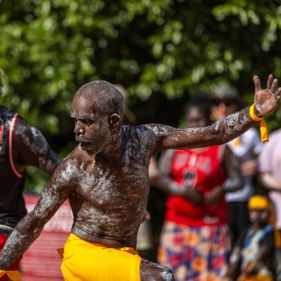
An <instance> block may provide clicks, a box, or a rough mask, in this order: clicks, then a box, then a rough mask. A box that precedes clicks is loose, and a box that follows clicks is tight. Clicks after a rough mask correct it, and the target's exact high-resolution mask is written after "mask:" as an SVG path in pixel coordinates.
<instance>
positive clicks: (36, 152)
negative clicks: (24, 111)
mask: <svg viewBox="0 0 281 281" xmlns="http://www.w3.org/2000/svg"><path fill="white" fill-rule="evenodd" d="M13 159H14V161H15V162H16V164H17V168H18V169H20V170H19V172H22V171H21V170H23V169H24V168H25V167H26V166H29V165H32V166H35V167H37V168H39V169H41V170H43V171H44V172H46V173H48V174H49V175H51V174H52V173H53V172H54V170H55V168H56V167H57V165H58V164H59V163H60V159H59V157H58V156H57V155H56V153H55V152H54V151H53V150H52V149H51V148H50V146H49V144H48V142H47V140H46V138H45V137H44V135H43V134H42V133H41V132H40V130H39V129H37V128H35V127H32V126H30V125H29V124H28V123H27V122H26V121H25V120H24V119H22V118H21V117H19V118H18V119H17V122H16V124H15V129H14V133H13Z"/></svg>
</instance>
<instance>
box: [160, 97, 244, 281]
mask: <svg viewBox="0 0 281 281" xmlns="http://www.w3.org/2000/svg"><path fill="white" fill-rule="evenodd" d="M206 99H207V97H206V96H202V97H197V98H195V99H194V100H192V101H191V102H190V103H189V104H188V105H187V106H186V108H185V121H186V126H187V127H191V128H192V127H203V126H206V125H208V124H210V104H209V103H208V102H207V101H206ZM230 163H231V164H232V165H231V166H235V165H238V168H236V169H232V170H230V169H229V164H230ZM159 167H160V171H161V174H162V179H161V181H159V182H158V183H157V186H158V187H159V188H161V189H162V190H164V191H166V192H167V193H168V197H167V202H166V213H165V222H164V226H163V230H162V234H161V239H160V240H161V241H160V247H159V254H158V262H160V263H163V264H165V265H167V266H169V267H170V268H171V269H172V270H173V272H174V275H175V280H176V281H187V280H194V281H195V280H202V281H203V280H209V279H210V280H220V278H221V277H222V276H223V274H224V272H225V271H226V267H227V263H228V257H229V252H230V237H229V232H228V226H227V209H226V202H225V198H224V194H225V192H227V191H231V190H235V189H236V188H237V187H239V186H241V182H240V181H239V180H240V179H241V176H240V175H239V173H238V171H239V163H238V161H237V158H235V157H233V155H232V154H231V151H230V149H229V148H228V147H227V146H225V145H216V146H210V147H206V148H195V149H192V150H167V151H166V152H165V153H164V154H163V157H162V159H161V161H160V166H159ZM227 176H229V179H228V180H226V179H227Z"/></svg>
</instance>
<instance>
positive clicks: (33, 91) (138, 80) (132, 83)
mask: <svg viewBox="0 0 281 281" xmlns="http://www.w3.org/2000/svg"><path fill="white" fill-rule="evenodd" d="M0 7H1V13H0V34H1V38H0V39H1V41H0V42H1V43H0V68H3V69H4V71H5V81H4V86H5V87H4V95H3V97H2V98H1V103H3V104H5V105H6V106H8V107H10V108H13V109H15V110H17V111H18V112H20V114H21V115H22V116H24V117H25V118H26V119H27V120H28V121H29V122H30V123H32V124H33V125H35V126H38V127H39V128H40V129H41V130H42V131H43V132H44V133H45V134H46V135H47V137H48V138H49V140H50V141H51V143H55V144H56V145H57V147H56V148H57V151H61V150H63V149H64V150H65V148H66V147H71V144H70V140H71V138H72V135H71V125H70V124H69V120H68V119H67V117H66V116H67V115H68V112H69V109H70V103H71V99H72V96H73V93H74V92H75V91H76V90H77V89H78V88H79V87H80V86H81V85H82V84H83V83H85V82H88V81H90V80H93V79H104V80H109V81H111V82H112V83H116V84H122V85H123V86H124V87H125V88H127V89H128V92H129V94H130V99H131V100H132V102H131V103H130V104H131V107H132V109H133V110H134V111H135V112H140V113H139V115H138V116H137V118H138V120H146V119H147V117H148V116H149V117H151V116H152V117H154V116H156V114H157V110H158V109H159V108H158V107H155V108H151V107H150V109H151V110H152V111H154V112H155V114H152V113H151V112H148V110H139V111H138V108H139V107H141V104H142V103H143V102H146V101H148V100H151V99H156V100H158V101H160V97H161V96H163V95H164V96H165V97H166V98H167V100H170V101H171V102H173V101H174V100H176V99H179V98H180V97H186V94H189V93H192V92H193V91H194V90H196V89H200V90H207V91H212V90H213V89H214V87H215V85H216V84H217V83H218V82H220V81H224V80H226V81H229V82H231V83H232V84H234V85H235V86H236V87H237V88H238V90H239V92H240V93H241V98H242V97H243V98H244V99H245V101H246V103H251V102H252V95H253V84H252V82H251V77H252V75H253V74H255V73H256V74H258V75H260V76H261V78H262V81H263V82H265V80H266V78H267V75H268V74H269V73H273V74H274V75H275V76H277V77H279V78H280V77H281V57H280V46H281V5H280V2H279V1H270V0H261V1H254V0H248V1H246V0H228V1H219V0H217V1H203V0H196V1H183V0H175V1H171V0H154V1H152V0H116V1H106V0H105V1H101V0H95V1H89V0H75V1H74V0H41V1H39V0H21V1H15V0H0ZM263 85H264V84H263ZM155 104H159V102H158V103H157V102H155ZM163 106H166V104H165V105H163ZM145 114H147V115H145ZM149 114H150V115H149ZM166 116H167V113H164V114H163V116H162V118H163V121H165V117H166ZM276 117H277V118H278V119H276ZM274 120H275V121H274ZM276 120H280V113H279V115H278V114H277V115H276V116H275V118H271V119H270V126H271V127H272V128H274V127H276V126H278V121H276ZM151 121H154V120H151ZM61 124H64V125H65V124H67V126H62V125H61ZM66 128H69V130H67V129H66ZM57 140H59V144H58V142H57Z"/></svg>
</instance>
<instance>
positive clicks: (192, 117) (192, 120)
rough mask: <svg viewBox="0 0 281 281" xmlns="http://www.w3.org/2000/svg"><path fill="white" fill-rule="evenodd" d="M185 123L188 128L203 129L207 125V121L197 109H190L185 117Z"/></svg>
mask: <svg viewBox="0 0 281 281" xmlns="http://www.w3.org/2000/svg"><path fill="white" fill-rule="evenodd" d="M185 122H186V126H187V127H189V128H194V127H204V126H207V125H208V123H209V119H208V117H207V116H206V115H205V114H204V112H203V111H202V110H200V109H199V108H198V107H191V108H190V109H189V110H188V112H187V114H186V115H185Z"/></svg>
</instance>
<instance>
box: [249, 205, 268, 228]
mask: <svg viewBox="0 0 281 281" xmlns="http://www.w3.org/2000/svg"><path fill="white" fill-rule="evenodd" d="M249 217H250V221H251V223H252V224H254V225H256V226H262V225H264V224H265V223H267V221H268V217H269V212H268V210H267V209H250V210H249Z"/></svg>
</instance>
